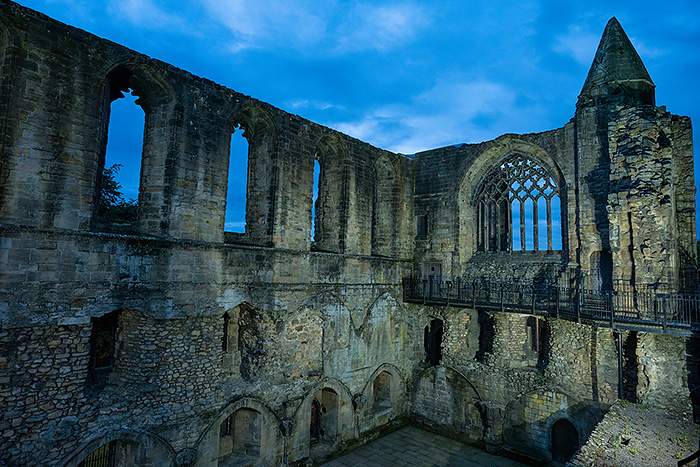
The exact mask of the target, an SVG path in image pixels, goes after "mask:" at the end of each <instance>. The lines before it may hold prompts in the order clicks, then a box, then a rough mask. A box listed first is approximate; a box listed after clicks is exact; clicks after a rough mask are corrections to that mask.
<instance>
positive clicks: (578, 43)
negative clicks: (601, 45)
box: [553, 25, 600, 66]
mask: <svg viewBox="0 0 700 467" xmlns="http://www.w3.org/2000/svg"><path fill="white" fill-rule="evenodd" d="M599 41H600V33H594V32H592V31H589V30H588V29H585V28H583V27H581V26H580V25H573V26H571V27H569V30H568V31H567V33H566V34H562V35H559V36H557V37H556V44H555V45H554V47H553V48H554V51H555V52H558V53H560V54H562V55H566V56H569V57H571V58H573V59H574V60H576V61H577V62H578V63H579V64H581V65H584V66H587V65H590V64H591V62H593V56H594V55H595V51H596V48H597V47H598V42H599Z"/></svg>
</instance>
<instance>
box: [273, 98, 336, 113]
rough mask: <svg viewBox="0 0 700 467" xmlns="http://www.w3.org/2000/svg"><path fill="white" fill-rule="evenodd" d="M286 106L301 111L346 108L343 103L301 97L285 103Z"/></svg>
mask: <svg viewBox="0 0 700 467" xmlns="http://www.w3.org/2000/svg"><path fill="white" fill-rule="evenodd" d="M284 107H285V108H286V109H289V110H292V111H299V110H305V109H314V110H328V109H336V110H345V108H344V107H343V106H341V105H336V104H332V103H330V102H323V101H315V100H309V99H299V100H294V101H287V102H285V103H284Z"/></svg>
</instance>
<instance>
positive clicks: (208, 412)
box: [0, 2, 699, 466]
mask: <svg viewBox="0 0 700 467" xmlns="http://www.w3.org/2000/svg"><path fill="white" fill-rule="evenodd" d="M0 79H1V81H0V83H1V85H0V271H1V274H0V401H1V402H0V464H5V465H57V466H79V465H80V466H82V465H91V463H95V462H110V464H109V465H143V466H145V465H164V466H165V465H173V466H175V465H177V466H184V465H193V466H215V465H221V466H224V465H237V466H239V465H307V464H308V463H311V462H317V461H320V460H322V459H324V458H326V457H327V456H330V455H333V454H334V453H339V452H342V451H343V450H345V449H348V448H350V447H352V446H354V445H357V444H360V443H363V442H365V441H367V440H370V439H373V438H375V437H377V436H379V435H381V434H382V433H384V432H386V431H388V430H392V429H394V428H396V427H397V426H401V425H403V424H406V423H413V424H418V425H420V426H423V427H426V428H428V429H430V430H433V431H436V432H439V433H443V434H446V435H448V436H451V437H453V438H456V439H459V440H461V441H464V442H466V443H470V444H473V445H476V446H481V447H485V448H486V449H488V450H489V451H491V452H498V453H501V454H505V455H510V456H516V457H517V456H521V457H522V456H526V457H529V458H530V459H534V460H539V461H550V460H555V461H557V460H558V461H562V460H566V459H568V457H570V456H571V455H572V454H573V452H575V451H576V449H577V448H578V447H579V446H580V445H581V444H583V443H584V442H585V440H586V438H587V436H588V435H589V434H590V433H591V431H592V430H593V428H594V427H595V425H596V423H598V421H599V420H600V419H601V417H602V416H603V414H604V413H605V411H606V409H607V408H608V407H609V406H610V404H612V403H613V402H614V401H615V400H616V399H617V398H619V397H621V398H625V399H627V400H630V401H632V402H643V403H646V404H650V405H653V406H655V407H661V408H674V407H675V408H688V407H689V404H690V400H689V389H688V388H689V385H692V384H698V383H699V381H697V368H696V365H697V357H696V356H697V354H698V353H699V352H698V350H697V349H698V345H697V337H693V334H692V333H693V331H697V328H696V327H695V324H694V323H695V322H696V320H697V319H698V315H697V309H694V310H695V311H694V313H695V314H692V313H691V315H689V316H690V318H689V319H687V320H686V321H685V322H684V326H685V327H683V326H680V327H676V328H674V327H673V326H671V325H667V324H668V323H667V321H666V319H667V317H665V318H664V321H663V325H662V324H661V321H659V319H660V318H659V319H650V321H649V322H645V321H644V320H640V321H638V322H637V323H636V324H634V323H633V324H630V323H627V324H626V325H619V324H617V325H616V324H615V322H614V321H612V320H608V319H607V318H606V316H607V315H605V314H604V312H605V309H602V311H601V313H603V314H601V315H600V316H601V318H600V319H594V318H592V319H581V315H580V313H581V309H583V308H576V310H577V313H579V315H578V319H571V316H569V317H567V316H564V315H559V314H553V313H550V312H546V313H544V312H541V310H540V308H541V303H544V301H542V302H540V300H536V299H535V292H534V291H533V292H532V295H531V299H532V300H531V301H532V309H531V310H529V311H528V310H527V309H518V310H514V309H510V308H509V306H510V305H508V306H506V305H504V303H505V302H504V300H505V299H504V298H503V297H504V292H503V291H504V290H505V289H504V286H503V284H504V283H509V284H513V283H517V284H529V285H528V287H533V290H534V284H536V283H539V284H544V283H546V284H547V285H548V286H552V287H560V288H561V290H565V289H566V290H569V291H571V290H574V291H582V290H584V289H585V290H597V291H599V292H600V294H601V295H600V296H601V297H603V298H604V297H610V296H612V294H621V293H623V292H624V293H631V295H629V297H632V299H633V300H634V303H635V304H634V305H632V306H633V307H637V308H635V309H636V310H637V312H638V313H639V309H640V308H639V307H641V306H642V305H640V304H639V303H638V302H639V300H641V298H640V297H642V296H643V294H645V293H649V291H650V290H653V291H654V293H657V295H655V296H654V297H655V300H661V299H663V300H671V299H672V297H675V296H679V292H684V293H685V295H682V297H692V295H689V294H690V293H691V292H694V291H696V289H697V267H696V262H697V254H696V232H695V186H694V178H693V146H692V137H691V123H690V119H689V118H687V117H681V116H676V115H673V114H670V113H669V112H667V111H666V109H665V108H664V107H657V106H656V104H655V98H654V83H653V82H652V80H651V78H650V76H649V74H648V73H647V71H646V69H645V67H644V65H643V64H642V61H641V59H640V58H639V56H638V55H637V53H636V51H635V50H634V48H633V46H632V45H631V43H630V41H629V40H628V38H627V36H626V35H625V33H624V31H623V30H622V28H621V26H620V24H619V23H618V22H617V20H616V19H614V18H613V19H612V20H610V22H609V23H608V25H607V27H606V29H605V32H604V34H603V38H602V40H601V43H600V46H599V48H598V51H597V53H596V56H595V59H594V62H593V65H592V66H591V69H590V72H589V74H588V77H587V78H586V81H585V84H584V86H583V89H582V91H581V94H580V96H579V98H578V102H577V106H576V113H575V115H574V118H572V119H571V120H570V121H569V122H568V123H566V124H565V125H564V126H563V127H561V128H558V129H555V130H551V131H547V132H543V133H536V134H524V135H515V134H507V135H503V136H501V137H499V138H497V139H495V140H493V141H487V142H483V143H479V144H464V145H461V146H451V147H446V148H441V149H435V150H430V151H425V152H422V153H419V154H416V155H415V157H408V156H405V155H402V154H395V153H392V152H389V151H385V150H381V149H378V148H375V147H372V146H371V145H369V144H367V143H364V142H362V141H358V140H357V139H354V138H351V137H349V136H347V135H344V134H342V133H339V132H337V131H334V130H332V129H330V128H326V127H324V126H321V125H317V124H315V123H313V122H310V121H308V120H305V119H303V118H301V117H299V116H297V115H292V114H289V113H287V112H285V111H283V110H280V109H277V108H275V107H273V106H271V105H269V104H267V103H265V102H261V101H258V100H256V99H254V98H251V97H249V96H246V95H243V94H240V93H238V92H236V91H233V90H230V89H227V88H225V87H223V86H219V85H217V84H216V83H213V82H211V81H208V80H206V79H203V78H199V77H197V76H193V75H191V74H190V73H187V72H186V71H183V70H180V69H177V68H175V67H173V66H171V65H169V64H167V63H163V62H161V61H158V60H154V59H151V58H148V57H146V56H144V55H142V54H139V53H137V52H135V51H132V50H129V49H127V48H125V47H122V46H120V45H118V44H115V43H112V42H109V41H107V40H104V39H100V38H98V37H95V36H93V35H91V34H89V33H87V32H84V31H81V30H78V29H75V28H72V27H70V26H66V25H64V24H61V23H59V22H57V21H54V20H52V19H50V18H48V17H46V16H44V15H42V14H40V13H37V12H35V11H32V10H29V9H26V8H24V7H21V6H19V5H17V4H14V3H12V2H2V3H0ZM128 90H133V92H134V94H136V95H138V102H137V103H138V105H140V106H141V108H142V109H143V111H144V112H145V126H144V139H143V154H142V158H141V176H140V188H139V195H138V204H137V206H138V207H137V213H136V217H135V219H132V220H128V221H122V222H117V221H115V220H113V219H112V220H110V219H105V218H104V217H102V216H100V215H99V214H98V206H99V205H100V203H101V202H102V201H103V199H102V198H103V197H104V190H103V188H104V187H103V185H104V183H105V179H104V169H105V151H106V142H107V137H108V135H107V130H108V127H109V119H110V106H111V103H112V102H113V101H114V100H116V99H118V98H120V97H122V96H123V94H122V93H123V92H124V91H128ZM239 128H240V130H239ZM241 130H242V131H243V132H244V133H243V135H244V136H245V138H246V140H247V142H248V144H249V153H248V161H249V162H248V181H247V201H246V206H245V209H246V216H245V220H246V225H245V233H242V234H235V233H230V232H225V231H224V212H225V204H226V194H227V173H228V166H229V145H230V141H231V135H232V133H234V132H236V131H241ZM315 163H318V164H319V166H320V180H319V183H318V192H319V194H318V198H317V200H314V199H313V197H312V193H313V185H314V176H313V174H314V165H315ZM312 213H313V216H312ZM312 218H313V219H314V220H313V221H312ZM533 219H535V220H533ZM312 226H313V227H312ZM409 278H413V279H409ZM408 280H417V281H418V283H419V284H422V287H423V289H422V294H419V295H418V297H417V298H416V296H411V295H410V294H407V292H406V284H408V282H407V281H408ZM486 280H488V283H489V284H493V283H500V284H501V286H500V287H501V288H500V306H498V299H497V298H496V299H492V300H491V302H488V301H487V302H484V303H485V304H484V303H477V301H476V299H475V298H472V300H473V303H472V306H470V305H469V302H468V300H467V301H463V302H464V303H461V302H460V303H456V302H453V303H450V302H449V299H448V301H447V303H439V302H437V301H433V302H432V303H431V300H430V298H431V297H432V296H433V295H432V293H433V291H432V287H436V288H437V287H444V284H447V286H448V287H450V284H452V285H454V284H457V283H459V284H471V285H470V287H473V289H474V290H475V291H476V287H477V285H476V284H479V285H478V286H479V287H483V284H484V283H486V282H485V281H486ZM426 284H427V286H428V287H430V288H431V290H430V292H429V293H428V294H426V293H425V291H426V289H425V287H426ZM467 289H468V287H467ZM460 290H461V289H460ZM479 290H481V289H479ZM497 290H498V289H496V291H497ZM508 290H510V289H508ZM522 290H526V289H522ZM557 290H559V288H557ZM660 290H662V291H663V292H664V293H666V294H667V295H664V296H663V297H661V299H659V298H658V297H659V296H658V291H660ZM630 291H631V292H630ZM460 293H461V292H460ZM509 293H510V292H509ZM519 293H520V299H522V298H523V292H522V291H521V292H519ZM576 293H578V292H576ZM606 294H607V295H606ZM496 295H498V293H497V292H496ZM575 296H576V297H580V296H582V295H575ZM616 296H621V295H616ZM557 297H559V295H557ZM527 300H529V299H527V298H526V299H525V301H527ZM601 300H603V299H601ZM589 302H590V301H589ZM691 302H692V300H691ZM489 303H490V304H491V305H494V306H490V307H489V306H487V305H489ZM528 303H529V302H528ZM577 303H578V305H576V306H577V307H582V306H583V305H582V303H583V302H582V301H579V302H577ZM590 303H593V302H590ZM596 303H597V302H596ZM600 303H608V302H605V301H604V300H603V301H601V302H600ZM654 303H657V302H654ZM664 303H666V302H664ZM674 303H676V302H674ZM692 303H696V302H692ZM557 305H559V301H557ZM601 306H602V305H601ZM655 306H656V305H655ZM664 310H665V308H664ZM557 311H559V308H557ZM584 311H585V309H584ZM657 311H658V310H657ZM691 311H692V310H691ZM608 313H612V312H611V311H609V310H608ZM610 316H611V317H614V316H613V315H612V314H611V315H610ZM645 316H646V315H645ZM668 319H671V318H670V317H668ZM610 321H612V322H610ZM100 459H103V460H100ZM105 459H106V460H105ZM96 465H97V464H96ZM99 465H107V464H99Z"/></svg>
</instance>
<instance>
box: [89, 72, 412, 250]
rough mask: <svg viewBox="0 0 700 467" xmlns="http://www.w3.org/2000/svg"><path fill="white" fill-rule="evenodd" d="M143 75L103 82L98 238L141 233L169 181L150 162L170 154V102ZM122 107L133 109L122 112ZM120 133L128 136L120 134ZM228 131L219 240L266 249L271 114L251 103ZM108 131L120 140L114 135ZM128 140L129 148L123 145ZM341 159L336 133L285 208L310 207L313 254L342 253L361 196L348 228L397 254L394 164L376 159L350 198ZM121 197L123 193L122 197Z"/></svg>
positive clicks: (320, 146) (113, 75) (272, 191)
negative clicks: (162, 182)
mask: <svg viewBox="0 0 700 467" xmlns="http://www.w3.org/2000/svg"><path fill="white" fill-rule="evenodd" d="M146 68H147V67H146V66H145V65H143V66H142V65H132V64H123V65H119V66H117V67H116V68H115V69H113V70H112V71H111V72H109V73H108V75H107V86H106V89H107V91H106V93H105V103H104V107H103V109H104V110H103V117H102V118H103V123H102V132H101V137H100V141H101V143H100V147H101V149H100V153H101V155H102V156H101V158H100V164H99V165H100V170H99V174H98V180H97V184H96V185H97V186H98V187H99V189H98V190H96V195H95V203H94V204H95V214H94V226H95V227H96V228H97V229H98V230H115V231H118V232H129V231H138V230H139V228H140V227H141V228H143V227H144V222H146V221H145V219H146V218H147V217H148V214H149V213H150V214H153V215H155V214H156V212H155V211H153V210H154V209H156V208H157V207H159V206H157V202H158V201H163V202H165V200H158V199H153V196H156V197H157V195H156V194H155V192H154V190H152V185H153V181H154V180H158V179H159V178H158V177H159V176H161V178H162V176H165V177H168V176H171V175H168V174H165V173H158V171H162V170H163V167H162V165H163V164H162V163H159V161H157V160H156V158H154V154H159V153H162V152H164V151H165V152H169V151H171V149H170V148H167V147H162V142H159V141H161V140H162V137H163V133H164V132H165V131H169V130H167V128H166V124H167V122H168V116H169V115H170V114H172V112H173V108H172V107H173V105H174V104H173V102H174V98H173V97H172V94H173V92H172V89H170V88H169V85H168V84H167V81H166V80H165V79H164V78H162V76H160V75H159V74H158V73H156V72H155V71H154V70H152V69H150V68H149V69H148V71H145V69H146ZM121 101H131V102H130V103H128V105H126V106H122V105H120V104H121ZM124 112H126V113H124ZM124 120H127V121H125V122H124ZM115 121H118V122H117V123H119V122H121V126H118V125H113V123H114V122H115ZM190 124H191V126H192V122H190ZM124 128H128V129H129V131H127V132H122V133H117V131H120V130H121V131H123V130H124ZM192 131H196V129H192ZM228 131H230V137H229V138H227V140H226V141H225V142H222V143H221V144H222V145H223V144H228V151H227V153H228V154H229V157H228V160H227V164H226V165H225V167H226V170H227V172H228V175H227V177H226V181H225V183H226V200H225V204H224V206H222V212H221V213H220V214H222V215H221V217H222V221H223V231H224V232H229V233H228V234H227V235H224V237H225V240H228V241H229V242H232V243H237V242H252V243H256V244H263V245H267V244H270V243H271V241H272V238H273V230H274V225H273V224H274V220H273V219H274V217H275V215H274V210H275V203H276V202H277V201H276V200H277V197H278V195H277V194H276V191H278V190H279V189H280V186H281V183H280V180H278V174H277V168H278V165H279V162H278V160H277V159H278V157H277V154H276V145H277V129H276V125H275V123H274V121H273V119H272V118H271V116H270V115H269V114H268V112H267V111H265V110H264V109H263V108H262V107H260V106H259V105H255V104H253V105H247V106H245V107H243V108H242V109H239V110H237V111H236V113H235V114H234V116H233V118H232V119H231V126H230V128H229V129H228ZM112 133H114V136H117V137H116V138H114V137H112V136H111V135H112ZM129 139H130V140H131V143H129V142H128V141H126V140H129ZM222 152H223V151H222ZM347 153H348V150H347V148H346V145H345V143H344V142H343V141H342V140H341V139H340V138H339V137H338V136H337V135H335V134H328V135H325V136H323V137H321V138H320V139H319V140H318V142H317V143H316V145H315V149H314V150H313V152H312V153H311V154H310V156H313V157H312V158H311V157H310V158H309V159H308V160H309V161H312V163H313V164H314V169H313V176H312V177H309V180H308V185H306V184H301V186H299V187H297V186H296V185H295V184H292V185H290V189H295V190H296V189H299V190H300V191H302V192H304V193H299V194H301V195H302V196H300V197H298V196H291V197H289V199H290V200H293V199H305V200H309V201H310V202H309V204H308V207H307V208H306V209H308V211H307V212H309V223H308V226H307V231H308V237H307V240H308V241H310V245H311V248H312V249H315V250H319V251H328V252H338V253H342V252H344V251H345V249H346V245H345V238H346V235H347V233H348V229H350V228H355V227H351V226H349V225H348V223H349V221H350V219H349V218H350V217H352V215H351V211H353V212H361V211H362V210H361V209H360V210H358V209H356V208H355V207H354V206H350V203H351V202H353V201H352V200H353V199H354V198H356V197H357V196H358V195H359V196H361V197H364V198H365V199H366V200H367V204H368V207H369V209H368V210H367V211H366V212H367V214H366V217H365V219H364V220H363V219H353V221H355V222H360V223H362V224H367V227H368V229H367V230H368V231H369V232H370V239H369V243H370V251H371V253H372V254H374V255H380V256H391V255H393V254H396V252H397V248H398V243H399V242H398V226H399V219H400V216H401V213H400V206H401V203H400V201H399V198H400V193H401V184H400V180H399V173H398V169H397V166H396V164H395V161H392V160H391V159H390V158H389V157H388V156H387V154H381V155H380V156H379V157H378V158H377V159H376V161H375V163H374V165H373V166H372V169H371V170H370V178H371V183H370V185H371V186H370V187H369V190H371V192H368V191H369V190H368V189H366V188H365V189H362V190H359V191H358V192H357V193H352V194H351V193H350V190H352V189H353V188H351V186H350V183H349V179H350V178H354V177H356V176H357V175H356V174H352V175H351V174H350V173H349V172H350V171H351V170H353V169H352V168H351V166H350V165H349V163H348V155H347ZM160 156H161V157H162V154H160ZM303 173H304V172H303ZM353 186H355V182H353ZM359 186H365V185H364V183H363V184H361V185H359ZM119 191H123V193H122V195H123V197H120V196H119V195H120V194H119ZM365 191H367V192H365ZM146 193H148V194H146ZM307 202H308V201H307ZM360 202H361V201H360V200H356V201H355V203H360ZM146 223H147V222H146ZM139 226H140V227H139Z"/></svg>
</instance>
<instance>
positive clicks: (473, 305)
mask: <svg viewBox="0 0 700 467" xmlns="http://www.w3.org/2000/svg"><path fill="white" fill-rule="evenodd" d="M472 310H476V281H472Z"/></svg>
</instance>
